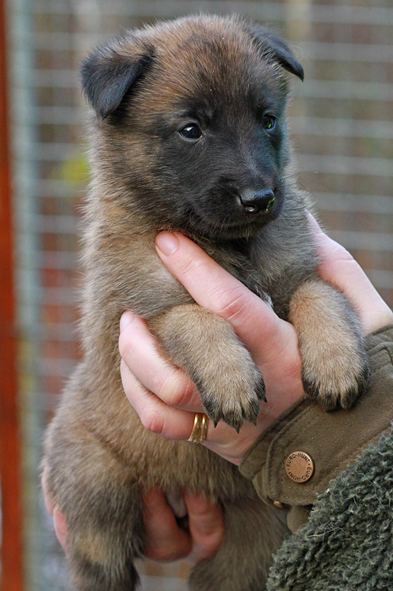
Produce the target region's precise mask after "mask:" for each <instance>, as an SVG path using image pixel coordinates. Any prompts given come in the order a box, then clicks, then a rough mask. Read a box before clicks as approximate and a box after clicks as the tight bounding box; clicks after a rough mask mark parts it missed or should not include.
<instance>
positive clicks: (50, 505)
mask: <svg viewBox="0 0 393 591" xmlns="http://www.w3.org/2000/svg"><path fill="white" fill-rule="evenodd" d="M41 487H42V491H43V493H44V503H45V509H46V510H47V511H48V513H50V514H51V515H53V511H54V509H55V503H54V500H53V498H52V495H51V494H49V490H48V468H47V467H46V466H45V467H44V471H43V472H42V476H41Z"/></svg>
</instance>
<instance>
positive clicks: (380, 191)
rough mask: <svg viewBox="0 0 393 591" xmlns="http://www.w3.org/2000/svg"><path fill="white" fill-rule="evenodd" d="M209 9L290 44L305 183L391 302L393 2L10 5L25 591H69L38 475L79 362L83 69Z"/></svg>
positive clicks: (167, 584)
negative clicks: (115, 40) (126, 35)
mask: <svg viewBox="0 0 393 591" xmlns="http://www.w3.org/2000/svg"><path fill="white" fill-rule="evenodd" d="M201 11H202V12H215V13H220V14H224V13H232V12H238V13H241V14H243V15H246V16H249V17H251V18H253V19H255V20H258V21H261V22H263V23H265V24H268V25H270V26H272V27H273V28H275V29H276V30H278V31H279V32H280V33H281V34H282V35H283V36H284V37H285V38H286V39H288V40H289V41H290V42H291V44H292V47H293V48H294V51H295V53H296V55H297V57H298V58H299V59H300V61H301V62H302V64H303V65H304V67H305V72H306V80H305V82H304V84H301V83H300V82H299V81H295V80H294V81H293V99H292V103H291V107H290V127H291V129H292V134H293V142H294V146H295V149H296V154H297V157H296V158H297V164H298V170H299V180H300V183H301V185H302V186H303V187H304V188H305V189H307V190H308V191H309V192H311V194H312V195H313V196H314V198H315V201H316V204H317V206H318V209H319V211H320V219H321V220H322V221H323V222H324V224H325V225H326V226H327V227H328V228H329V229H330V233H331V235H332V236H333V237H335V238H337V239H338V240H339V241H340V242H341V243H342V244H344V245H345V246H346V247H347V248H349V250H350V251H351V252H352V253H353V254H354V256H355V257H356V258H357V260H358V261H359V262H360V264H361V265H362V267H363V268H364V269H365V270H366V272H367V273H368V275H369V276H370V278H371V280H372V281H373V283H374V284H375V286H376V287H377V289H378V290H379V291H380V293H381V294H382V295H383V296H384V297H385V298H386V300H387V301H388V302H389V303H390V305H393V256H392V252H393V231H392V230H393V197H392V185H393V182H392V181H393V166H392V161H393V158H392V157H393V142H392V140H393V100H392V99H393V44H392V40H393V7H392V5H391V0H356V1H355V0H352V1H351V0H347V2H346V3H345V4H344V5H343V3H342V2H338V1H337V2H335V1H334V0H325V1H324V2H319V1H318V0H282V1H280V0H277V1H275V2H260V1H249V2H246V1H244V2H240V1H239V2H233V1H224V0H222V1H201V2H198V1H194V0H183V1H176V0H173V1H166V0H156V1H154V0H143V1H131V0H110V1H108V0H9V3H8V17H9V18H8V30H9V43H10V56H11V58H10V73H11V76H10V93H11V111H12V138H13V145H12V155H13V178H14V195H15V200H14V211H15V232H16V249H17V251H16V261H17V294H18V302H17V303H18V329H19V335H20V339H19V375H20V416H21V424H22V431H23V466H22V469H23V486H24V532H25V537H24V547H25V572H26V591H49V590H51V591H53V590H55V591H70V589H69V586H68V582H67V580H68V579H67V573H66V570H65V566H64V559H63V553H62V551H61V550H60V548H59V546H58V544H57V542H56V539H55V536H54V533H53V529H52V523H51V520H50V519H49V517H48V516H47V515H46V513H45V510H44V508H43V503H42V499H41V497H40V492H39V477H38V465H39V460H40V454H41V443H42V434H43V430H44V428H45V424H46V423H47V421H48V419H49V418H50V416H51V413H52V412H53V409H54V407H55V405H56V403H57V400H58V395H59V393H60V391H61V388H62V385H63V384H64V380H65V379H66V378H67V377H68V376H69V375H70V373H71V371H72V368H73V367H74V365H75V363H76V361H77V359H78V357H79V356H80V351H79V348H78V341H77V333H76V330H75V324H76V321H77V319H78V309H77V297H76V293H77V287H78V284H79V282H80V276H79V272H78V268H77V258H78V237H77V227H78V219H79V216H80V208H79V206H80V204H81V202H82V201H83V197H84V194H85V191H86V185H87V181H88V164H87V159H86V145H85V133H84V131H85V130H84V123H85V120H86V107H85V104H84V100H83V98H82V95H81V90H80V85H79V79H78V68H79V64H80V61H81V59H82V58H83V56H84V55H85V54H86V53H87V51H88V50H89V49H91V48H92V47H94V46H95V45H96V44H97V43H99V42H101V41H103V40H105V39H107V38H109V37H110V36H112V35H113V34H115V33H116V32H118V31H119V30H120V29H124V28H129V27H136V26H139V25H141V24H142V23H151V22H154V21H155V20H156V19H158V18H171V17H176V16H181V15H185V14H191V13H196V12H201ZM5 543H6V542H5ZM141 572H142V573H143V589H145V590H153V589H154V590H155V591H160V590H166V589H168V590H171V591H176V590H181V589H185V582H184V577H185V576H186V573H187V566H186V565H184V564H177V565H172V566H170V567H163V566H161V565H156V564H153V563H147V564H145V565H141ZM10 591H12V590H10Z"/></svg>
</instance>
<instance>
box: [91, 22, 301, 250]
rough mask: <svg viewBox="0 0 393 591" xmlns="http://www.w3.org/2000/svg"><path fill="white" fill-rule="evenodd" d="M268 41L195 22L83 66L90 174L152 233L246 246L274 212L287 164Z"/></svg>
mask: <svg viewBox="0 0 393 591" xmlns="http://www.w3.org/2000/svg"><path fill="white" fill-rule="evenodd" d="M280 66H283V67H284V68H286V69H288V70H290V71H292V72H293V73H295V74H297V75H298V76H300V77H302V75H303V73H302V68H301V66H300V64H298V62H297V61H296V60H295V59H294V58H293V56H292V55H291V54H290V52H289V49H288V48H287V47H286V46H285V45H284V44H283V42H281V41H280V40H278V38H276V37H275V36H273V35H272V34H271V33H269V32H267V31H266V30H264V29H261V28H255V27H254V28H253V26H252V25H248V24H246V23H244V22H242V21H239V20H236V19H219V18H212V17H197V18H191V19H182V20H179V21H174V22H173V23H169V24H166V25H161V26H157V27H155V28H151V29H146V30H143V31H139V32H137V33H136V34H127V35H125V36H124V37H123V38H122V39H120V40H118V41H116V42H115V43H114V44H113V45H111V46H109V47H107V48H104V49H103V50H99V51H98V52H96V53H95V54H93V55H92V56H91V57H90V58H89V59H88V60H87V61H86V62H85V65H84V69H83V79H84V88H85V91H86V93H87V96H88V98H89V100H90V102H91V103H92V105H93V107H94V108H95V110H96V112H97V114H98V119H97V129H98V132H99V135H98V138H99V139H98V142H97V146H98V148H97V158H96V161H97V162H98V167H99V168H100V163H104V169H105V173H104V175H105V176H106V178H107V179H110V183H111V185H112V186H116V188H117V191H116V193H117V194H118V195H119V197H118V198H119V199H121V201H122V203H123V204H124V206H126V207H130V208H132V210H133V211H134V212H137V213H138V214H139V216H140V217H145V218H146V219H148V220H149V221H150V223H151V225H153V226H154V227H155V228H156V229H161V228H172V229H178V230H180V231H184V232H190V233H192V234H196V235H205V236H208V237H211V238H218V237H221V238H231V237H242V236H250V235H251V234H253V233H254V232H255V231H256V230H258V229H259V228H260V227H261V226H262V225H263V224H265V223H267V222H268V221H269V220H271V219H273V218H274V217H276V216H277V215H278V214H279V212H280V209H281V207H282V204H283V195H284V191H283V185H284V178H285V168H286V165H287V163H288V159H289V154H288V144H287V142H286V129H285V119H284V118H285V107H286V97H287V83H286V79H285V78H284V76H283V70H282V67H280Z"/></svg>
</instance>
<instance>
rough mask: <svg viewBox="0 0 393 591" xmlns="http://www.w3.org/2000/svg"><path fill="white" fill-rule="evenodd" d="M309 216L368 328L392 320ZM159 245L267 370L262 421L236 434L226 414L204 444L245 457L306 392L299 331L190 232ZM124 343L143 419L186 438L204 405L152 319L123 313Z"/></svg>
mask: <svg viewBox="0 0 393 591" xmlns="http://www.w3.org/2000/svg"><path fill="white" fill-rule="evenodd" d="M310 223H311V224H312V225H313V228H314V232H315V240H316V244H317V248H318V252H319V255H320V258H321V263H320V267H319V271H320V274H321V276H322V277H323V278H324V279H326V280H327V281H329V282H331V283H332V284H334V285H336V286H337V287H338V288H339V289H341V290H342V291H343V292H344V293H345V294H346V295H347V296H348V297H349V299H350V300H351V301H352V304H353V305H354V307H355V308H356V310H357V312H358V314H359V317H360V320H361V323H362V327H363V332H364V334H367V333H369V332H371V331H373V330H375V329H376V328H379V327H382V326H385V325H386V324H388V323H390V322H392V321H393V315H392V312H391V310H390V309H389V308H388V306H387V305H386V304H385V302H384V301H383V300H382V298H381V297H380V296H379V294H378V293H377V292H376V290H375V289H374V287H373V286H372V284H371V283H370V281H369V280H368V278H367V277H366V275H365V274H364V272H363V271H362V269H361V268H360V267H359V265H358V264H357V263H356V262H355V261H354V259H353V258H352V257H351V255H350V254H349V253H348V252H347V251H346V250H345V249H344V248H343V247H342V246H340V245H339V244H337V243H336V242H334V241H333V240H331V239H330V238H328V236H326V235H325V234H324V233H323V232H322V230H321V229H320V228H319V226H318V224H317V223H316V222H315V220H314V219H313V218H312V217H311V216H310ZM156 246H157V252H158V255H159V256H160V258H161V260H162V261H163V263H164V264H165V265H166V266H167V268H168V269H169V270H170V272H171V273H172V274H173V275H174V276H175V277H176V278H177V279H178V280H179V281H180V282H181V283H182V284H183V285H184V286H185V288H186V289H187V290H188V291H189V293H190V294H191V295H192V297H193V298H194V300H195V301H196V302H197V303H198V304H199V305H201V306H203V307H205V308H207V309H209V310H210V311H212V312H214V313H216V314H218V315H219V316H222V317H223V318H225V319H226V320H227V321H228V322H230V323H231V324H232V326H233V327H234V329H235V331H236V333H237V335H238V337H239V338H240V339H241V340H242V341H243V343H244V344H245V345H246V347H247V348H248V349H249V351H250V353H251V355H252V357H253V359H254V362H255V363H256V365H257V366H258V367H259V369H260V371H261V373H262V375H263V377H264V381H265V385H266V394H267V400H268V402H267V403H263V402H262V403H261V410H260V413H259V417H258V421H257V425H252V424H250V423H245V424H244V425H243V426H242V428H241V429H240V433H239V434H237V433H236V432H235V431H234V430H233V429H231V428H230V427H228V425H226V424H225V423H223V422H222V421H220V422H219V424H218V425H217V427H216V428H214V427H213V425H212V424H211V423H210V424H209V428H208V433H207V439H206V442H205V443H204V445H206V446H207V447H209V448H210V449H211V450H212V451H214V452H216V453H218V454H219V455H221V456H222V457H224V458H225V459H227V460H229V461H231V462H233V463H235V464H240V462H241V460H242V458H243V456H244V454H245V453H246V451H247V450H248V449H249V448H250V447H251V446H252V444H253V443H254V441H255V440H256V439H257V438H258V437H259V435H260V434H261V433H262V432H263V431H265V430H266V428H268V427H269V426H270V425H271V424H272V423H273V422H274V421H275V420H276V419H277V418H278V417H279V416H280V415H281V414H283V412H285V411H286V410H287V409H288V408H290V406H292V404H293V403H294V402H296V401H297V400H298V399H299V398H301V397H302V396H303V395H304V393H303V388H302V382H301V360H300V356H299V351H298V346H297V336H296V333H295V330H294V328H293V326H292V325H291V324H289V323H288V322H285V321H283V320H281V319H279V318H278V317H277V316H276V314H275V313H274V312H273V311H272V310H271V308H270V307H269V306H268V305H266V304H265V303H264V302H263V301H262V300H261V299H260V298H258V297H257V296H256V295H255V294H253V293H251V292H250V291H249V290H248V289H247V288H246V287H245V286H244V285H242V284H241V283H240V282H239V281H237V280H236V279H235V278H234V277H232V276H231V275H230V274H229V273H227V272H226V271H224V270H223V269H222V268H221V267H219V265H218V264H217V263H215V262H214V261H213V260H212V259H210V258H209V257H208V256H207V255H206V253H204V252H203V251H202V250H201V249H200V248H198V247H197V246H196V245H195V244H194V243H193V242H191V241H190V240H188V239H187V238H185V237H184V236H182V235H179V234H175V235H174V234H169V233H167V232H165V233H163V234H161V235H159V236H158V237H157V245H156ZM119 348H120V353H121V356H122V363H121V374H122V380H123V386H124V389H125V392H126V395H127V396H128V398H129V400H130V402H131V404H132V406H133V407H134V408H135V410H136V411H137V413H138V414H139V416H140V418H141V421H142V423H143V425H144V426H145V427H146V428H147V429H149V430H150V431H152V432H155V433H158V434H160V435H162V436H164V437H168V438H171V439H182V440H187V439H188V437H189V435H190V433H191V430H192V426H193V421H194V415H195V412H203V408H202V405H201V403H200V399H199V395H198V392H197V390H196V387H195V386H194V384H193V383H192V382H191V380H190V379H189V377H188V376H187V375H186V374H185V373H184V372H183V371H181V370H179V369H178V368H175V367H173V366H172V365H171V364H170V363H169V362H168V361H167V360H164V359H163V358H162V357H161V356H160V354H159V353H158V349H157V345H156V341H155V339H154V338H153V336H152V335H151V334H150V333H149V331H148V329H147V326H146V323H145V322H144V321H143V320H141V319H140V318H137V317H136V316H134V315H133V314H132V313H130V312H126V313H125V314H124V315H123V317H122V319H121V335H120V340H119ZM142 384H143V385H142Z"/></svg>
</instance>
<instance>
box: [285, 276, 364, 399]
mask: <svg viewBox="0 0 393 591" xmlns="http://www.w3.org/2000/svg"><path fill="white" fill-rule="evenodd" d="M289 319H290V321H291V322H292V323H293V325H294V326H295V328H296V331H297V333H298V337H299V348H300V354H301V357H302V378H303V386H304V390H305V392H306V394H308V395H309V396H310V397H311V398H317V399H318V402H319V403H320V404H321V405H322V406H323V407H324V408H325V409H326V410H332V409H334V408H335V407H336V406H337V405H340V406H342V407H343V408H349V407H350V406H351V405H352V403H353V402H354V401H355V399H356V398H357V396H358V395H359V394H360V392H361V391H362V390H363V389H364V388H365V387H366V385H367V380H368V361H367V357H366V354H365V352H364V349H363V344H362V338H361V334H360V327H359V322H358V320H357V318H356V315H355V313H354V311H353V310H352V308H351V306H350V305H349V303H348V301H347V299H346V298H345V297H344V296H343V294H342V293H340V292H338V291H336V290H335V289H334V288H333V287H331V286H330V285H328V284H327V283H324V282H323V281H322V280H320V279H311V280H309V281H306V282H305V283H303V284H302V285H301V286H300V287H299V288H298V289H297V290H296V292H295V294H294V296H293V298H292V300H291V304H290V314H289Z"/></svg>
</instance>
